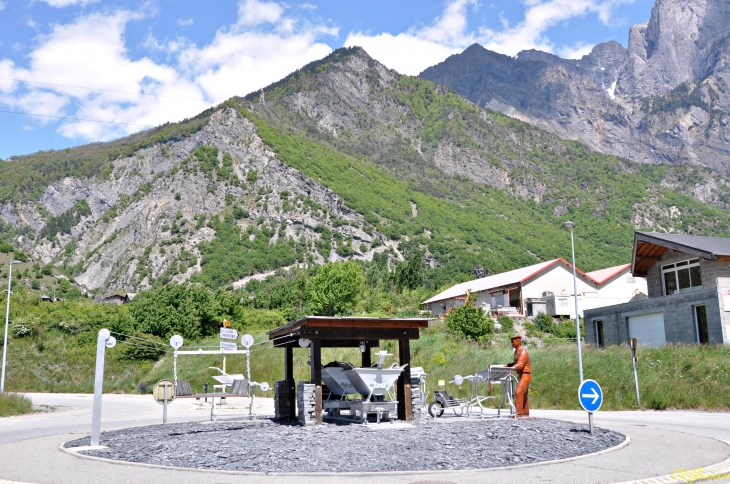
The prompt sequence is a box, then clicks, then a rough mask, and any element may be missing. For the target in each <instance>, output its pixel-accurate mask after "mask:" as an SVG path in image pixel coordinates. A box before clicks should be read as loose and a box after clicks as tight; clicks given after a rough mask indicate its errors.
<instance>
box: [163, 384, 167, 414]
mask: <svg viewBox="0 0 730 484" xmlns="http://www.w3.org/2000/svg"><path fill="white" fill-rule="evenodd" d="M162 387H163V388H162V423H163V424H166V423H167V383H163V384H162Z"/></svg>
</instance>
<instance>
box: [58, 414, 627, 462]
mask: <svg viewBox="0 0 730 484" xmlns="http://www.w3.org/2000/svg"><path fill="white" fill-rule="evenodd" d="M626 441H627V437H626V436H625V435H623V434H621V433H618V432H615V431H611V430H606V429H602V428H597V429H595V434H594V435H591V434H590V433H589V430H588V427H587V426H586V425H581V424H576V423H571V422H565V421H559V420H551V419H529V420H514V419H485V420H465V419H459V420H458V421H457V420H446V421H435V420H432V419H430V418H427V417H424V419H423V421H422V422H420V423H418V424H416V425H411V424H404V423H394V424H391V423H382V424H377V425H373V424H369V425H352V424H351V425H336V424H325V425H321V426H300V425H285V424H278V423H274V422H272V421H269V420H258V421H237V422H230V421H229V422H210V423H207V422H206V423H202V422H197V423H192V422H191V423H178V424H171V425H154V426H147V427H136V428H129V429H121V430H115V431H110V432H105V433H104V434H103V435H102V439H101V442H100V444H101V445H102V446H104V447H105V448H102V449H95V450H82V449H79V450H78V451H77V453H78V454H79V455H84V456H89V457H95V458H103V459H108V460H111V461H117V462H120V463H121V462H129V463H136V464H147V465H155V466H169V467H177V468H181V467H182V468H192V469H201V470H202V469H207V470H223V471H238V472H247V473H249V472H256V473H277V474H278V473H322V472H325V473H338V474H341V473H369V472H374V473H382V472H403V471H405V472H419V471H462V470H477V469H489V468H505V467H514V466H524V465H526V464H538V463H549V462H551V461H558V460H565V459H571V458H576V457H580V456H584V455H590V454H596V453H599V452H602V451H606V450H608V449H612V448H615V447H618V446H622V444H624V443H625V442H626ZM88 445H89V438H81V439H76V440H72V441H69V442H66V443H65V444H64V449H65V450H70V451H72V450H73V448H76V447H84V446H88Z"/></svg>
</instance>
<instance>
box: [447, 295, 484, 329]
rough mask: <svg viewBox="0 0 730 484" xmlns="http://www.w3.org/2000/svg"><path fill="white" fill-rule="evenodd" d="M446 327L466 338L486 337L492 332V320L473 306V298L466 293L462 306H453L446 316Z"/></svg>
mask: <svg viewBox="0 0 730 484" xmlns="http://www.w3.org/2000/svg"><path fill="white" fill-rule="evenodd" d="M446 327H448V328H449V329H450V330H451V331H453V332H455V333H459V334H461V335H463V336H466V337H467V338H471V339H475V340H480V339H486V338H487V337H489V336H490V335H491V334H492V333H493V332H494V321H492V320H491V319H490V318H487V316H486V315H485V314H484V311H482V309H481V308H478V307H476V306H474V298H473V296H472V295H471V294H468V293H467V297H466V301H465V302H464V305H463V306H458V307H455V308H454V309H452V310H451V312H450V313H449V315H448V317H447V318H446Z"/></svg>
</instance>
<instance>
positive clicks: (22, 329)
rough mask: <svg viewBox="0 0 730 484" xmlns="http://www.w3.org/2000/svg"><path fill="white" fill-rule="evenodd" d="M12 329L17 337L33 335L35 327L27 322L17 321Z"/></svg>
mask: <svg viewBox="0 0 730 484" xmlns="http://www.w3.org/2000/svg"><path fill="white" fill-rule="evenodd" d="M12 331H13V336H14V337H15V338H24V337H26V336H32V335H33V328H32V327H31V325H30V324H28V323H26V322H22V323H15V324H14V325H13V326H12Z"/></svg>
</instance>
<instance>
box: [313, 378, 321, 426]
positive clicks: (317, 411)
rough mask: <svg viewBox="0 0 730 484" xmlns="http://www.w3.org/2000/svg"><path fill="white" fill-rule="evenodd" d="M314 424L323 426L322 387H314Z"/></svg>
mask: <svg viewBox="0 0 730 484" xmlns="http://www.w3.org/2000/svg"><path fill="white" fill-rule="evenodd" d="M314 424H315V425H322V385H317V386H316V387H314Z"/></svg>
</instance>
